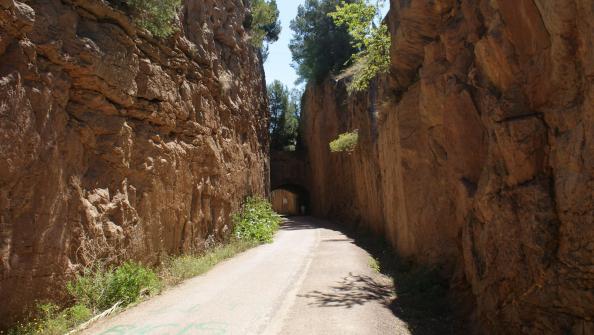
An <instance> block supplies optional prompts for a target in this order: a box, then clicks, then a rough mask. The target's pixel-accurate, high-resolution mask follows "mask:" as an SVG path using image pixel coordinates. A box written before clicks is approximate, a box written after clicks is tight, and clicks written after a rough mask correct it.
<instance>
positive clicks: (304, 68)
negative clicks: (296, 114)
mask: <svg viewBox="0 0 594 335" xmlns="http://www.w3.org/2000/svg"><path fill="white" fill-rule="evenodd" d="M339 4H340V1H339V0H305V3H304V4H303V5H300V6H299V8H298V10H297V16H296V17H295V19H294V20H293V21H291V30H293V38H292V40H291V42H290V44H289V49H290V50H291V53H292V55H293V62H294V67H295V69H296V70H297V75H298V76H299V81H300V82H303V81H309V80H313V81H317V82H319V81H321V80H323V79H324V78H325V77H326V76H328V75H329V74H337V73H339V72H340V71H341V70H342V69H344V68H345V67H346V66H347V65H348V62H349V59H350V58H351V55H352V54H353V53H354V52H355V51H356V50H355V48H354V46H353V44H352V37H351V36H350V35H349V33H348V30H347V27H344V26H338V25H337V24H336V23H335V22H334V21H333V20H332V18H331V17H329V16H328V14H329V13H331V12H334V11H336V8H337V6H338V5H339Z"/></svg>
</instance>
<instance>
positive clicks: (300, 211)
mask: <svg viewBox="0 0 594 335" xmlns="http://www.w3.org/2000/svg"><path fill="white" fill-rule="evenodd" d="M306 171H307V162H306V160H305V159H304V155H303V154H302V153H300V152H285V151H273V152H271V154H270V189H271V190H272V192H271V194H270V201H271V203H272V207H273V209H274V210H275V211H276V212H277V213H279V214H283V215H306V214H307V213H309V208H310V206H309V190H308V188H307V176H306Z"/></svg>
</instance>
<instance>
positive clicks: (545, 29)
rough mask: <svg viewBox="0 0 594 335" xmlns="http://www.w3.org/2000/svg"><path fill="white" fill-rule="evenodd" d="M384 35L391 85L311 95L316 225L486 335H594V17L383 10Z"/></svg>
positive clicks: (568, 9)
mask: <svg viewBox="0 0 594 335" xmlns="http://www.w3.org/2000/svg"><path fill="white" fill-rule="evenodd" d="M388 20H389V24H390V30H391V34H392V49H391V58H392V69H391V70H392V71H391V75H390V76H389V77H387V78H383V79H379V80H378V81H377V82H376V83H374V86H373V87H372V89H371V90H370V91H369V92H367V93H365V94H358V95H356V96H351V97H347V96H346V93H345V90H344V83H343V82H338V83H336V82H334V81H328V82H326V83H325V84H323V85H319V86H311V87H309V88H308V90H307V93H306V99H305V111H304V122H305V124H304V129H305V134H304V138H305V141H306V143H305V145H306V146H307V149H308V158H309V163H310V164H311V170H310V180H309V185H311V187H310V190H311V199H312V200H311V204H312V206H313V208H312V209H313V213H314V214H316V215H320V216H325V217H337V218H340V219H341V220H350V221H352V222H356V223H359V224H360V225H363V226H367V227H370V228H371V229H372V230H374V231H376V232H377V233H378V234H384V235H386V236H387V237H388V238H389V239H390V240H391V242H392V243H393V245H394V246H395V247H396V249H397V250H398V251H399V253H400V254H402V255H403V256H405V257H410V258H413V259H415V260H417V261H418V262H420V263H423V264H428V265H441V266H442V267H443V268H444V273H445V274H447V275H449V276H450V277H451V278H452V287H453V288H454V291H457V292H467V293H468V292H470V294H471V297H472V300H473V304H474V305H475V309H474V310H475V315H474V319H475V320H477V321H478V322H477V324H478V325H479V327H480V328H479V329H481V330H480V331H479V333H481V334H484V333H492V334H520V333H525V334H590V333H594V320H593V319H592V317H593V316H594V199H593V195H594V158H593V157H594V4H593V3H592V1H590V0H575V1H573V0H572V1H540V0H535V1H532V0H522V1H515V2H510V1H499V0H497V1H466V0H463V1H448V0H439V1H422V0H418V1H417V0H412V1H396V0H393V1H391V12H390V14H389V16H388ZM354 129H358V130H359V136H360V140H359V145H358V149H357V150H356V151H355V152H353V153H351V154H347V153H340V154H331V153H330V152H329V148H328V143H329V142H330V141H331V140H333V139H334V138H336V137H337V135H338V134H339V133H342V132H345V131H352V130H354Z"/></svg>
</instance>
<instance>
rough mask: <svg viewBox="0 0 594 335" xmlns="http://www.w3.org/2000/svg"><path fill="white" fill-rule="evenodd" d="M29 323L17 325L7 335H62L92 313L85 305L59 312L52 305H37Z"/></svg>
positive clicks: (58, 309)
mask: <svg viewBox="0 0 594 335" xmlns="http://www.w3.org/2000/svg"><path fill="white" fill-rule="evenodd" d="M35 315H36V317H35V318H33V320H32V321H31V322H28V323H23V324H18V325H17V326H16V327H14V328H13V329H11V330H9V331H8V333H7V334H8V335H29V334H39V335H62V334H65V333H67V332H68V330H69V329H71V328H72V327H75V326H76V325H78V324H80V323H82V322H84V321H86V320H88V319H89V318H91V316H92V312H91V310H90V309H88V308H87V307H86V306H85V305H82V304H76V305H74V306H72V307H69V308H66V309H64V310H60V308H59V307H58V306H57V305H55V304H52V303H44V304H39V305H38V306H37V311H36V313H35Z"/></svg>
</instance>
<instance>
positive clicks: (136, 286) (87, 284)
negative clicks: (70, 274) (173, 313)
mask: <svg viewBox="0 0 594 335" xmlns="http://www.w3.org/2000/svg"><path fill="white" fill-rule="evenodd" d="M160 287H161V283H160V281H159V278H158V277H157V275H156V274H155V272H154V271H153V270H151V269H150V268H148V267H145V266H142V265H140V264H137V263H134V262H126V263H124V264H122V265H121V266H119V267H117V268H115V269H103V268H101V267H94V268H88V269H85V272H84V273H83V274H82V275H78V276H77V277H76V279H75V280H74V281H72V282H70V283H68V285H67V289H68V292H69V293H70V294H71V295H72V296H73V297H74V298H75V299H76V301H77V302H78V303H80V304H83V305H85V306H87V307H88V308H91V309H92V310H94V311H96V312H97V311H103V310H105V309H107V308H110V307H111V306H113V305H114V304H116V303H117V302H120V303H121V306H126V305H129V304H131V303H133V302H136V301H137V300H138V299H139V298H140V296H141V294H142V293H145V292H146V293H147V294H148V295H152V294H154V293H157V292H158V291H159V289H160Z"/></svg>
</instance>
